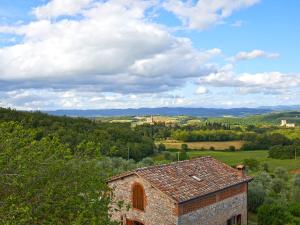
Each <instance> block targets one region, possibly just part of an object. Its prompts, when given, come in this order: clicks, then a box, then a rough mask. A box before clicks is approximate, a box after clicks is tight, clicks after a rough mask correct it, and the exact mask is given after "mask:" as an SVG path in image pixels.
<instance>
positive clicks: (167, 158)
mask: <svg viewBox="0 0 300 225" xmlns="http://www.w3.org/2000/svg"><path fill="white" fill-rule="evenodd" d="M164 158H165V160H172V154H171V153H170V152H164Z"/></svg>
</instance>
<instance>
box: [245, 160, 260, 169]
mask: <svg viewBox="0 0 300 225" xmlns="http://www.w3.org/2000/svg"><path fill="white" fill-rule="evenodd" d="M243 163H244V165H245V166H247V167H248V168H249V169H250V170H257V169H258V168H259V161H258V160H257V159H253V158H249V159H244V161H243Z"/></svg>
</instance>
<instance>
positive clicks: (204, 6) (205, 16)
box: [164, 0, 259, 30]
mask: <svg viewBox="0 0 300 225" xmlns="http://www.w3.org/2000/svg"><path fill="white" fill-rule="evenodd" d="M258 2H259V0H201V1H196V3H193V1H182V0H168V1H166V3H164V7H165V8H166V10H168V11H170V12H172V13H174V14H175V15H176V16H178V17H179V18H180V19H181V20H182V21H183V23H184V25H186V26H187V27H189V28H191V29H199V30H203V29H206V28H209V27H211V26H212V25H215V24H218V23H222V22H224V21H223V20H224V19H225V18H227V17H229V16H230V15H232V13H233V12H234V11H237V10H239V9H241V8H246V7H250V6H252V5H254V4H256V3H258Z"/></svg>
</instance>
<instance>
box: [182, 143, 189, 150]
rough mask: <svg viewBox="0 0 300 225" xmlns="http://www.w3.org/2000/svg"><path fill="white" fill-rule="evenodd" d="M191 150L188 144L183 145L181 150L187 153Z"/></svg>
mask: <svg viewBox="0 0 300 225" xmlns="http://www.w3.org/2000/svg"><path fill="white" fill-rule="evenodd" d="M188 149H189V146H188V145H187V144H181V150H182V151H187V150H188Z"/></svg>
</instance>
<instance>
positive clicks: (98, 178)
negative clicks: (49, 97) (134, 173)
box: [0, 109, 153, 225]
mask: <svg viewBox="0 0 300 225" xmlns="http://www.w3.org/2000/svg"><path fill="white" fill-rule="evenodd" d="M128 147H129V148H130V150H131V151H130V156H129V157H130V158H134V159H136V160H137V161H140V159H142V158H143V157H144V156H146V155H149V154H151V153H152V151H153V141H152V139H151V138H149V137H145V136H143V135H141V134H139V133H138V132H136V131H133V130H132V129H131V128H130V126H129V125H128V124H106V123H95V122H93V121H91V120H88V119H80V118H68V117H53V116H48V115H45V114H42V113H39V112H35V113H29V112H17V111H15V110H10V109H1V110H0V177H1V179H0V224H7V225H23V224H24V225H28V224H56V225H59V224H61V225H65V224H95V225H113V224H116V223H114V222H112V221H110V217H109V214H108V210H109V209H110V208H109V207H110V206H109V203H111V194H110V192H111V190H109V189H108V187H107V185H106V180H107V179H108V177H110V176H112V175H115V174H118V173H121V172H123V171H127V170H131V169H134V168H136V167H141V166H147V165H151V164H152V163H153V161H152V160H149V159H148V160H147V158H146V159H144V160H142V161H140V162H139V163H136V162H135V161H134V160H124V159H122V158H118V157H122V156H123V157H125V155H126V157H127V152H128V151H127V148H128ZM118 205H119V204H118ZM120 207H122V205H121V204H120ZM111 210H112V209H111ZM115 210H117V209H115Z"/></svg>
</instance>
